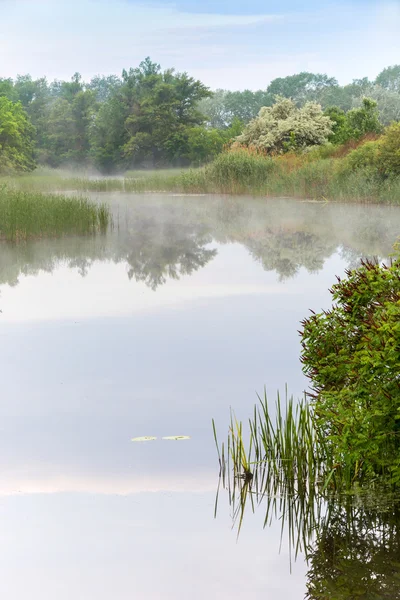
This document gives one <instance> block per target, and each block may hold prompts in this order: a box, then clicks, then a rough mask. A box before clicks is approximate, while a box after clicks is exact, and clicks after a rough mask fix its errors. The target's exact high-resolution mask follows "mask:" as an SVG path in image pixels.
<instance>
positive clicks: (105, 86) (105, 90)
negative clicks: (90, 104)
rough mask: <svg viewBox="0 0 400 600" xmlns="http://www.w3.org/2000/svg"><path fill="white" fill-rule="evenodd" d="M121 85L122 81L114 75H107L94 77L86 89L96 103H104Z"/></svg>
mask: <svg viewBox="0 0 400 600" xmlns="http://www.w3.org/2000/svg"><path fill="white" fill-rule="evenodd" d="M121 85H122V80H121V79H120V78H119V77H117V76H116V75H108V76H107V77H105V76H101V75H96V77H93V78H92V79H91V80H90V83H89V84H88V85H87V89H89V90H91V91H92V92H93V93H94V95H95V97H96V101H97V102H105V101H106V100H108V99H109V98H110V97H111V96H112V95H113V94H114V93H115V92H116V91H117V90H118V88H119V87H121Z"/></svg>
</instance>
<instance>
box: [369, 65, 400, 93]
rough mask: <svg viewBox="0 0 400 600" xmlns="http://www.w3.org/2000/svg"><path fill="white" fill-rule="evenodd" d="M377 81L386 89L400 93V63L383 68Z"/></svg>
mask: <svg viewBox="0 0 400 600" xmlns="http://www.w3.org/2000/svg"><path fill="white" fill-rule="evenodd" d="M375 83H376V84H377V85H380V86H381V87H383V88H384V89H386V90H389V91H392V92H397V93H400V65H393V66H392V67H387V68H386V69H383V71H382V72H381V73H379V75H378V77H377V78H376V79H375Z"/></svg>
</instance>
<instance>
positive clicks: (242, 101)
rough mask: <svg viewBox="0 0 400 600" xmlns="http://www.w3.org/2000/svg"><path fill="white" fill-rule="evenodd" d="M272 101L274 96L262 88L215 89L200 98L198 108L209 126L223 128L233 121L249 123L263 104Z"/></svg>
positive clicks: (269, 103)
mask: <svg viewBox="0 0 400 600" xmlns="http://www.w3.org/2000/svg"><path fill="white" fill-rule="evenodd" d="M273 102H274V97H273V96H271V94H268V92H266V91H263V90H257V91H256V92H253V91H251V90H244V91H243V92H239V91H238V92H230V91H228V90H216V91H215V92H214V93H213V94H212V96H210V97H209V98H203V99H202V100H200V102H199V104H198V109H199V110H200V112H202V113H203V114H204V115H205V116H206V119H207V121H208V123H209V124H210V126H211V127H215V128H218V129H225V128H226V127H231V126H232V125H233V123H234V122H235V121H240V122H242V123H244V124H247V123H249V121H251V119H254V118H255V117H256V116H257V115H258V113H259V112H260V109H261V108H262V107H263V106H271V105H272V104H273Z"/></svg>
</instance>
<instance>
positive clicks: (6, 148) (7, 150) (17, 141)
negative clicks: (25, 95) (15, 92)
mask: <svg viewBox="0 0 400 600" xmlns="http://www.w3.org/2000/svg"><path fill="white" fill-rule="evenodd" d="M34 134H35V129H34V127H33V126H32V124H31V123H30V121H29V118H28V115H27V114H26V112H25V111H24V109H23V107H22V104H21V103H20V102H11V100H9V99H8V98H6V97H5V96H2V97H0V172H7V171H13V170H15V171H31V170H32V169H34V168H35V162H34V159H33V138H34Z"/></svg>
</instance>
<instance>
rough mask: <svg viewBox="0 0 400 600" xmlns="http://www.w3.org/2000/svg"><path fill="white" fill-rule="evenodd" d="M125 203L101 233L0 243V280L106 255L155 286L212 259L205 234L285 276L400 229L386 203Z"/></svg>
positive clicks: (80, 265)
mask: <svg viewBox="0 0 400 600" xmlns="http://www.w3.org/2000/svg"><path fill="white" fill-rule="evenodd" d="M124 210H125V211H126V222H122V223H121V222H120V220H118V227H116V228H115V229H114V231H111V232H109V233H108V234H107V236H106V237H102V236H99V235H98V236H94V237H91V238H65V239H61V240H42V241H34V242H29V243H26V244H19V245H16V246H15V245H14V246H12V245H10V244H4V243H2V245H1V248H0V284H1V283H8V284H9V285H16V284H17V283H18V278H19V276H20V275H23V274H24V275H29V274H31V275H34V274H36V273H37V272H38V271H41V270H43V271H46V272H52V271H53V270H54V269H55V268H57V267H59V266H62V265H65V266H67V267H69V268H75V269H78V272H79V273H80V274H81V275H82V276H85V275H86V274H87V273H88V271H89V270H90V268H91V267H92V265H93V264H94V263H95V262H96V261H113V262H115V263H122V262H127V263H128V276H129V277H130V278H131V279H133V280H136V281H141V282H144V283H145V284H146V285H148V286H149V287H151V288H152V289H157V288H158V287H159V286H160V285H164V284H165V283H166V282H167V281H168V280H169V279H178V278H179V277H181V276H182V275H190V274H192V273H193V272H195V271H196V270H198V269H201V268H203V267H204V266H205V265H206V264H207V263H209V262H210V261H212V259H213V258H214V257H215V256H216V250H215V249H211V248H210V247H208V246H209V244H210V243H211V242H212V241H215V242H218V243H219V244H222V245H223V244H228V243H237V244H240V245H242V246H243V247H245V248H247V249H248V251H249V252H250V255H251V256H252V257H253V258H254V259H255V260H256V261H257V262H259V263H260V264H261V265H262V267H263V269H265V270H267V271H275V272H276V273H277V274H278V275H279V277H280V278H281V279H285V278H289V277H294V276H295V275H296V274H297V273H298V272H299V270H300V269H301V268H302V267H304V268H306V269H307V270H308V271H309V272H311V273H314V272H317V271H318V270H320V269H322V267H323V265H324V262H325V261H326V259H327V258H329V257H330V256H332V255H333V254H334V253H335V252H336V251H337V250H338V249H339V253H340V256H341V257H342V258H343V259H344V260H345V262H346V264H347V265H348V266H350V267H353V266H356V265H357V263H358V261H359V259H360V258H361V257H366V256H378V257H385V256H388V254H390V253H391V251H392V245H393V243H394V241H395V240H396V237H397V236H398V234H399V231H400V211H399V210H397V211H396V210H394V208H393V207H378V206H369V207H366V206H359V205H335V204H330V205H325V204H324V205H318V204H304V203H296V202H295V201H286V200H283V199H281V200H271V199H269V200H268V201H265V200H264V199H251V198H220V197H216V198H209V199H204V198H202V199H199V198H176V197H168V196H164V197H160V196H155V197H151V196H146V198H145V200H144V199H143V197H140V196H137V197H136V196H133V197H129V202H128V203H127V204H126V206H125V207H124ZM118 214H119V213H118Z"/></svg>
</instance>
